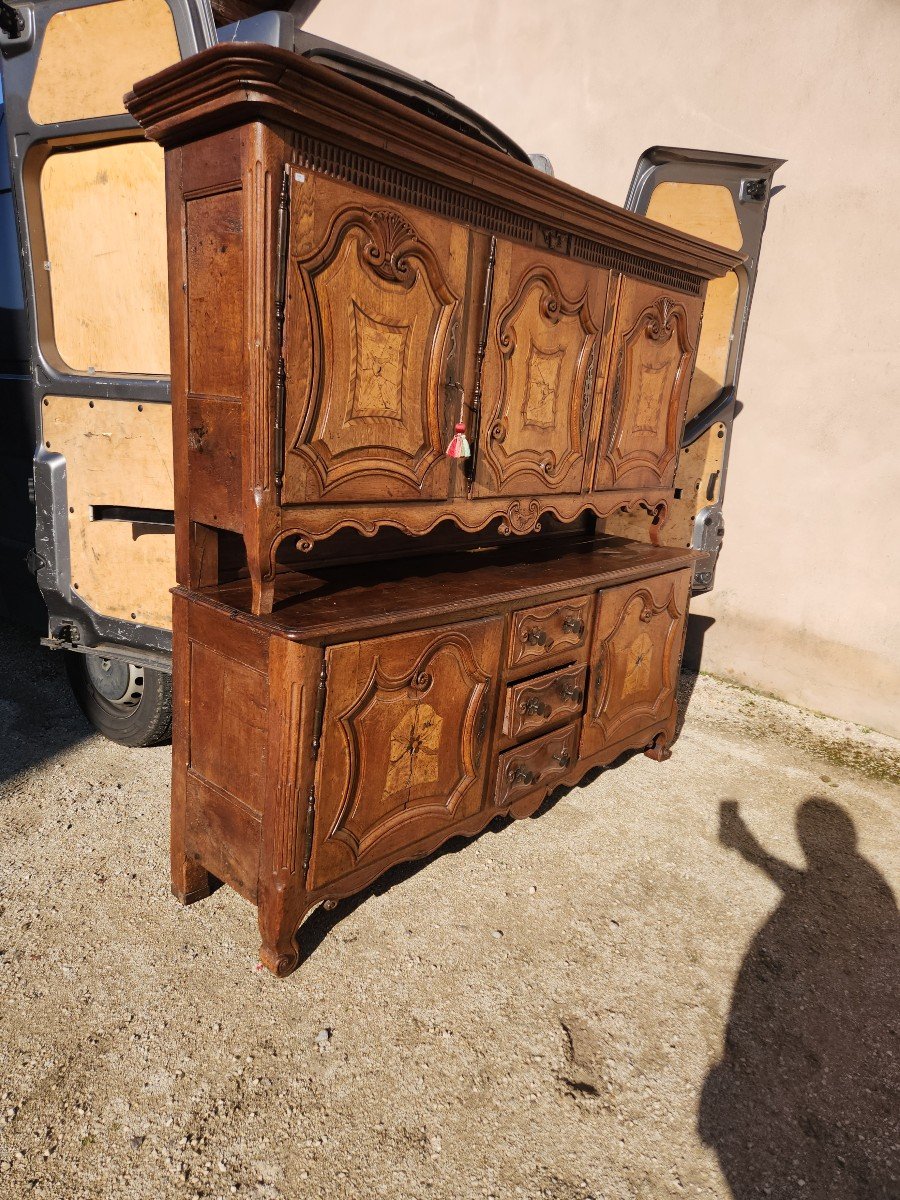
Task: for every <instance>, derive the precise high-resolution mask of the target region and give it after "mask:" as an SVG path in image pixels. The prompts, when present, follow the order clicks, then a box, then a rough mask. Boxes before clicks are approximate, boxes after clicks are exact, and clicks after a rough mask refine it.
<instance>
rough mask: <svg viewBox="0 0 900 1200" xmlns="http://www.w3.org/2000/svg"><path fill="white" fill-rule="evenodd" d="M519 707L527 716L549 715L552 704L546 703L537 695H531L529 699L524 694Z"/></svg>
mask: <svg viewBox="0 0 900 1200" xmlns="http://www.w3.org/2000/svg"><path fill="white" fill-rule="evenodd" d="M519 708H520V709H521V711H522V712H523V713H524V714H525V716H526V717H549V716H550V711H551V710H550V705H549V704H544V702H543V700H539V699H538V697H537V696H529V697H528V698H527V699H526V698H525V697H524V696H523V697H522V701H521V703H520V704H519Z"/></svg>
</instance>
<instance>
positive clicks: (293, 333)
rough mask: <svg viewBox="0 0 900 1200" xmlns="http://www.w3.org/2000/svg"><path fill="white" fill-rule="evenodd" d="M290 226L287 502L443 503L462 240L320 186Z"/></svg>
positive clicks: (339, 187)
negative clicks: (400, 501)
mask: <svg viewBox="0 0 900 1200" xmlns="http://www.w3.org/2000/svg"><path fill="white" fill-rule="evenodd" d="M298 176H299V178H298ZM290 225H291V229H290V245H289V256H288V273H287V286H286V311H285V342H284V345H285V370H286V377H287V378H286V398H285V438H286V454H285V462H284V484H283V488H282V502H283V503H284V504H301V503H304V502H306V501H312V500H321V501H328V502H331V501H344V500H378V501H386V500H421V499H431V498H441V499H443V498H444V497H446V495H447V492H448V486H449V478H450V476H449V468H450V462H451V460H450V459H448V458H447V456H446V453H445V452H446V448H447V443H448V441H449V439H450V437H452V434H453V425H454V423H455V422H456V421H457V420H458V419H459V412H460V405H461V402H462V400H461V380H462V378H463V375H462V372H463V369H464V361H463V360H464V358H465V349H464V346H463V339H464V336H465V328H464V318H465V313H464V311H463V309H464V301H465V293H466V267H467V260H468V252H469V232H468V230H467V229H466V228H465V226H463V225H460V224H457V223H455V222H453V221H449V220H446V219H444V218H440V217H436V216H432V215H430V214H428V213H424V212H422V211H421V210H419V209H413V208H409V207H408V206H405V205H402V204H398V203H396V202H394V201H392V200H382V199H381V198H379V197H377V196H374V195H372V194H371V193H369V192H364V191H361V190H359V189H357V188H353V187H350V186H349V185H347V184H343V183H338V182H335V181H333V180H329V179H325V178H323V177H321V176H317V175H315V174H313V173H307V174H306V175H302V174H301V173H294V182H293V184H292V188H291V212H290Z"/></svg>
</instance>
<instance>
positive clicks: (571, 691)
mask: <svg viewBox="0 0 900 1200" xmlns="http://www.w3.org/2000/svg"><path fill="white" fill-rule="evenodd" d="M559 694H560V695H561V696H562V698H563V700H572V701H574V703H575V704H580V703H581V702H582V700H583V699H584V692H583V690H582V689H581V688H580V687H579V686H578V684H577V683H561V684H560V685H559Z"/></svg>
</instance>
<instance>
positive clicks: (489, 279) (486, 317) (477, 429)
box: [468, 237, 497, 492]
mask: <svg viewBox="0 0 900 1200" xmlns="http://www.w3.org/2000/svg"><path fill="white" fill-rule="evenodd" d="M496 259H497V239H496V237H492V238H491V249H490V253H489V254H488V261H487V271H486V272H485V277H484V300H483V308H482V311H481V330H480V332H479V334H478V349H477V350H476V352H475V386H474V389H473V391H472V436H471V438H470V439H469V442H470V446H471V450H472V454H471V457H470V458H469V460H468V467H469V491H470V492H471V490H472V485H473V484H474V482H475V471H476V467H477V465H478V446H479V442H480V441H481V392H482V376H483V375H484V355H485V352H486V350H487V340H488V332H489V330H490V323H491V304H492V302H493V299H494V263H495V262H496Z"/></svg>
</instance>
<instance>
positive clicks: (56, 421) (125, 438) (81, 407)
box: [41, 396, 175, 629]
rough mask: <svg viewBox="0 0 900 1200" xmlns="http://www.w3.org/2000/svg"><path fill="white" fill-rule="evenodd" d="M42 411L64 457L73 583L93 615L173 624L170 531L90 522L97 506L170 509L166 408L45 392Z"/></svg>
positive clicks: (52, 443)
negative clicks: (146, 529) (92, 511)
mask: <svg viewBox="0 0 900 1200" xmlns="http://www.w3.org/2000/svg"><path fill="white" fill-rule="evenodd" d="M41 415H42V432H43V438H44V445H45V446H46V448H47V449H49V450H51V451H56V452H57V453H59V454H62V455H63V456H64V457H65V459H66V480H67V488H68V503H69V514H68V518H69V555H70V561H71V569H72V585H73V588H74V589H75V591H76V592H77V594H78V595H79V596H80V597H81V599H82V600H83V601H84V602H85V604H87V605H88V606H89V607H90V608H91V609H93V610H94V612H97V613H100V614H102V615H104V616H108V617H116V618H119V619H122V620H136V621H141V622H142V623H144V624H147V625H152V626H154V627H156V628H160V629H170V628H171V625H172V597H171V596H170V594H169V589H170V588H171V587H173V586H174V584H175V537H174V534H173V533H172V531H171V530H169V529H166V528H165V527H163V528H162V529H161V530H160V532H156V531H153V532H150V531H144V530H143V529H142V528H141V527H140V526H139V525H135V524H133V523H132V522H131V521H94V520H92V519H91V509H92V507H93V506H94V505H98V504H111V505H123V506H128V507H135V508H156V509H160V508H162V509H171V508H173V507H174V489H173V485H172V420H171V410H170V408H169V406H168V405H167V404H137V403H132V402H130V401H122V400H93V401H91V400H86V399H82V398H80V397H72V396H47V397H46V399H45V402H44V405H43V408H42V410H41Z"/></svg>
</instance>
